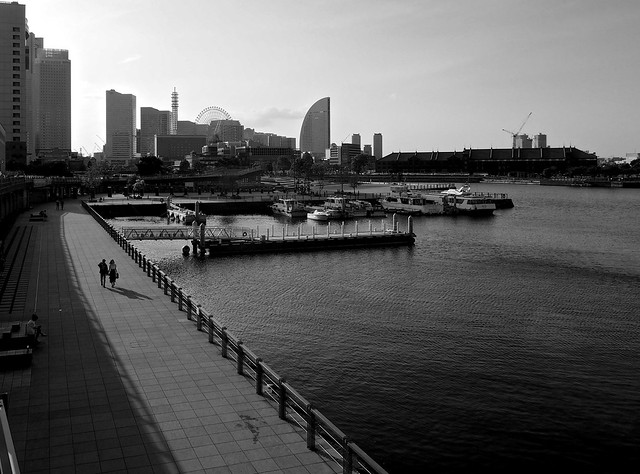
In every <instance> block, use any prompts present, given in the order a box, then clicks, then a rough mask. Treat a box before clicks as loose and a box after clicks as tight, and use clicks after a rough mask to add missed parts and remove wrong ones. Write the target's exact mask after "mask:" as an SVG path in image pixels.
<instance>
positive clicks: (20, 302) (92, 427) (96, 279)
mask: <svg viewBox="0 0 640 474" xmlns="http://www.w3.org/2000/svg"><path fill="white" fill-rule="evenodd" d="M44 208H46V209H47V212H48V215H49V217H48V219H47V220H46V221H42V222H30V221H29V213H25V214H24V215H23V216H21V217H19V218H18V220H17V221H16V223H15V225H14V227H13V229H12V231H11V233H10V234H9V237H8V238H7V239H6V241H5V248H6V250H7V256H8V257H9V258H8V259H7V264H6V265H5V269H4V270H3V272H2V275H0V290H2V293H1V294H0V323H5V322H10V321H16V320H22V321H26V320H27V319H28V318H29V317H30V315H31V314H32V313H33V312H36V313H37V314H38V315H39V317H40V320H39V322H41V323H42V325H43V328H44V330H45V332H46V333H47V334H48V336H47V337H46V338H42V339H41V341H42V342H41V344H40V346H39V347H38V348H37V349H36V350H35V351H34V355H33V361H32V364H31V366H30V367H29V368H27V369H20V370H0V393H4V392H7V393H8V394H9V405H8V407H9V410H8V413H9V424H10V427H11V433H12V437H13V441H14V444H15V449H16V453H17V456H18V460H19V464H20V469H21V472H23V473H39V472H63V473H73V472H78V473H93V472H136V473H177V472H194V473H199V472H202V473H204V472H215V473H333V472H340V468H339V466H337V465H336V464H334V463H332V462H330V461H329V462H327V461H326V459H325V458H323V457H321V456H320V455H319V454H317V453H316V452H312V451H309V450H308V449H307V446H306V442H305V439H304V437H303V433H302V432H300V431H299V430H298V429H297V428H296V427H295V426H293V425H291V424H289V423H287V422H286V421H283V420H281V419H280V418H279V417H278V412H277V411H276V410H275V409H274V408H273V407H272V406H271V405H270V404H269V403H268V402H267V401H266V400H265V399H264V398H263V397H261V396H259V395H257V394H256V393H255V389H254V387H253V385H252V384H251V383H250V382H249V381H248V380H247V379H245V378H244V377H243V376H241V375H238V374H237V371H236V368H235V366H234V364H233V363H232V362H231V361H229V360H227V359H224V358H222V357H221V356H220V352H219V351H218V350H216V348H215V347H214V346H212V345H210V344H209V343H208V340H207V338H206V337H205V336H203V334H202V333H200V332H197V331H195V330H194V323H193V322H192V321H189V320H188V319H187V318H186V315H185V313H184V312H181V311H179V310H178V307H177V306H176V305H175V304H174V303H172V302H171V300H170V299H169V298H167V297H166V296H165V295H164V293H163V290H162V289H159V288H158V287H157V285H156V284H154V283H153V282H152V281H151V279H149V278H147V277H146V276H144V274H143V272H142V270H141V269H140V268H139V266H138V265H137V264H136V263H134V262H133V260H132V259H131V258H130V257H129V256H127V255H126V254H125V252H124V251H123V250H122V249H121V248H120V247H119V246H118V245H117V243H116V242H115V241H114V240H113V239H112V238H111V237H110V236H109V235H108V234H107V233H106V232H105V231H104V229H103V228H102V227H101V226H100V225H99V224H98V223H97V222H96V221H95V220H94V219H93V217H91V216H90V215H89V214H87V212H86V211H85V210H84V209H83V208H82V206H81V204H80V202H79V201H75V200H68V201H66V202H65V206H64V210H56V209H55V207H54V206H52V205H48V206H39V207H37V208H36V209H34V210H32V211H30V212H38V211H39V210H41V209H44ZM27 238H28V241H26V239H27ZM12 239H13V240H12ZM9 244H10V245H9ZM14 257H15V259H14V260H11V259H12V258H14ZM103 258H105V259H107V262H108V261H109V260H110V259H112V258H113V259H114V260H115V261H116V263H117V265H118V271H119V274H120V279H119V280H118V281H117V285H116V287H115V288H111V287H110V285H109V284H108V283H107V287H106V288H105V287H102V286H101V285H100V276H99V269H98V262H99V261H100V260H101V259H103ZM10 261H11V262H13V267H11V268H9V263H10Z"/></svg>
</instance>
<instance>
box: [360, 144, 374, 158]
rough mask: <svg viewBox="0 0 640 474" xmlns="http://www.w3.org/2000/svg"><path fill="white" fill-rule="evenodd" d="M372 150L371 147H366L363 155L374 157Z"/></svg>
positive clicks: (363, 149) (363, 148)
mask: <svg viewBox="0 0 640 474" xmlns="http://www.w3.org/2000/svg"><path fill="white" fill-rule="evenodd" d="M371 150H372V149H371V145H365V146H363V147H362V153H363V154H365V155H369V156H373V152H372V151H371Z"/></svg>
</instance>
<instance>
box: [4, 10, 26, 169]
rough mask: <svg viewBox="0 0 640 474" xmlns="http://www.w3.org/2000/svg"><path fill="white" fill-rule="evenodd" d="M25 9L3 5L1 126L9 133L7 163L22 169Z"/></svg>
mask: <svg viewBox="0 0 640 474" xmlns="http://www.w3.org/2000/svg"><path fill="white" fill-rule="evenodd" d="M25 8H26V7H25V5H21V4H19V3H17V2H12V3H4V2H0V38H2V40H1V41H0V125H2V127H3V128H4V130H5V160H6V163H12V162H13V163H15V164H19V165H26V164H27V141H28V135H29V128H28V123H29V120H28V119H29V117H28V116H27V111H28V110H29V108H28V107H27V97H28V88H27V72H28V69H27V66H28V61H27V56H28V49H27V45H26V40H27V38H28V37H29V28H28V25H27V19H26V16H25Z"/></svg>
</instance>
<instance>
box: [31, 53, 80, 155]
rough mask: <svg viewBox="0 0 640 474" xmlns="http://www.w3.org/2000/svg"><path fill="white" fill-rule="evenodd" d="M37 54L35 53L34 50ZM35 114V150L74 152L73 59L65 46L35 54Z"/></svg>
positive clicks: (37, 151)
mask: <svg viewBox="0 0 640 474" xmlns="http://www.w3.org/2000/svg"><path fill="white" fill-rule="evenodd" d="M32 54H33V53H32ZM35 54H36V58H35V60H34V69H33V75H32V82H33V97H32V101H31V102H32V104H33V117H34V121H33V124H34V127H33V128H34V135H35V152H36V153H39V151H40V150H53V149H56V148H57V149H60V150H62V151H67V152H70V151H71V61H69V52H68V51H67V50H63V49H46V48H41V49H38V51H37V52H36V53H35Z"/></svg>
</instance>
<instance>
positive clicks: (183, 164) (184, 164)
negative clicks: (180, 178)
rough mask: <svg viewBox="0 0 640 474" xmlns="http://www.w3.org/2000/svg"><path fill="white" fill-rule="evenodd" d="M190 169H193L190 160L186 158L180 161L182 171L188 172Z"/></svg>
mask: <svg viewBox="0 0 640 474" xmlns="http://www.w3.org/2000/svg"><path fill="white" fill-rule="evenodd" d="M190 169H191V164H190V163H189V161H188V160H187V159H186V158H185V159H184V160H182V161H181V162H180V172H181V173H186V172H187V171H189V170H190Z"/></svg>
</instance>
